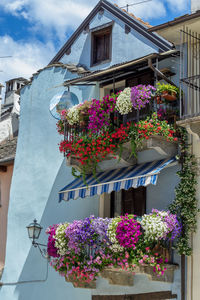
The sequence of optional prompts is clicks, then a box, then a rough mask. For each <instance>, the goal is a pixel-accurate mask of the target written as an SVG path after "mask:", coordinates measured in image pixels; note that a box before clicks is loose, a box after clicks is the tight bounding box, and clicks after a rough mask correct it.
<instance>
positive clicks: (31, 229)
mask: <svg viewBox="0 0 200 300" xmlns="http://www.w3.org/2000/svg"><path fill="white" fill-rule="evenodd" d="M26 228H27V230H28V236H29V238H30V239H31V240H32V244H33V246H34V247H35V248H37V247H38V249H39V250H40V253H41V255H42V256H43V257H44V258H47V259H49V255H48V252H47V249H44V248H43V249H41V247H40V246H42V247H45V248H47V245H44V244H40V243H38V242H36V241H35V240H37V239H38V238H39V236H40V233H41V230H42V226H41V225H40V224H39V223H37V220H36V219H34V220H33V223H30V224H29V225H28V226H26Z"/></svg>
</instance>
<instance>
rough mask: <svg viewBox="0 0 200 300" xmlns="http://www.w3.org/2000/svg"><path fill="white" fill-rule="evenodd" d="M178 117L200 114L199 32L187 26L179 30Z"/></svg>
mask: <svg viewBox="0 0 200 300" xmlns="http://www.w3.org/2000/svg"><path fill="white" fill-rule="evenodd" d="M180 36H181V47H180V88H181V90H182V93H180V95H181V98H182V99H180V117H181V119H186V118H191V117H195V116H200V34H198V33H197V32H194V31H192V30H191V29H190V28H189V27H185V28H183V29H182V30H181V33H180Z"/></svg>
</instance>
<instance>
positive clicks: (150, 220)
mask: <svg viewBox="0 0 200 300" xmlns="http://www.w3.org/2000/svg"><path fill="white" fill-rule="evenodd" d="M141 226H142V228H143V229H144V236H145V238H146V240H148V241H156V240H160V239H162V238H163V237H164V236H165V235H166V233H167V232H168V226H167V224H166V223H165V222H164V221H163V220H162V217H161V216H159V215H156V214H149V215H144V216H143V217H142V221H141Z"/></svg>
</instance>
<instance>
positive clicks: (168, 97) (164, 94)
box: [162, 91, 177, 101]
mask: <svg viewBox="0 0 200 300" xmlns="http://www.w3.org/2000/svg"><path fill="white" fill-rule="evenodd" d="M162 97H163V98H164V99H166V100H168V101H176V100H177V96H176V93H175V92H171V93H169V92H168V91H163V92H162Z"/></svg>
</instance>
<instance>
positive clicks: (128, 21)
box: [49, 0, 173, 64]
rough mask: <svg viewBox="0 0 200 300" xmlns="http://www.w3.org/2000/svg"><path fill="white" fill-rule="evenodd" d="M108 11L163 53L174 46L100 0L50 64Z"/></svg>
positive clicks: (112, 5)
mask: <svg viewBox="0 0 200 300" xmlns="http://www.w3.org/2000/svg"><path fill="white" fill-rule="evenodd" d="M101 8H102V9H106V10H107V11H109V12H110V13H113V14H114V15H115V16H117V17H118V18H120V19H121V20H122V21H123V22H124V23H126V24H128V25H129V26H131V27H132V28H134V29H135V30H137V31H138V32H139V33H140V34H142V35H144V36H145V37H146V38H147V39H149V40H150V41H151V42H152V43H154V44H156V45H157V46H158V47H159V48H160V49H161V50H162V51H167V50H170V49H171V48H172V47H173V45H172V44H171V43H170V42H169V41H167V40H165V39H163V38H161V37H159V36H157V35H155V34H154V33H153V32H150V31H148V29H147V28H146V26H145V25H143V24H142V23H140V21H138V20H135V19H134V18H133V17H131V16H130V15H129V14H127V13H126V12H125V11H123V10H121V9H120V8H119V7H116V6H115V5H114V4H112V3H110V2H108V1H107V0H100V1H99V2H98V3H97V5H96V6H95V7H94V8H93V10H92V11H91V12H90V13H89V15H88V16H87V17H86V19H85V20H84V21H83V22H82V23H81V25H80V26H79V27H78V28H77V29H76V31H75V32H74V33H73V34H72V35H71V37H70V38H69V39H68V41H67V42H66V43H65V44H64V46H63V47H62V48H61V49H60V50H59V51H58V53H57V54H56V55H55V56H54V58H53V59H52V60H51V61H50V62H49V64H52V63H55V62H58V61H59V59H61V57H62V56H63V55H64V54H65V52H66V51H67V50H68V49H69V48H70V47H71V45H72V44H73V43H74V41H75V40H76V39H77V37H78V36H79V35H80V33H81V32H82V31H83V30H84V29H85V28H86V27H87V25H88V23H89V21H90V20H91V19H92V18H93V17H94V16H95V15H96V14H97V13H98V11H99V10H100V9H101Z"/></svg>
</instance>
